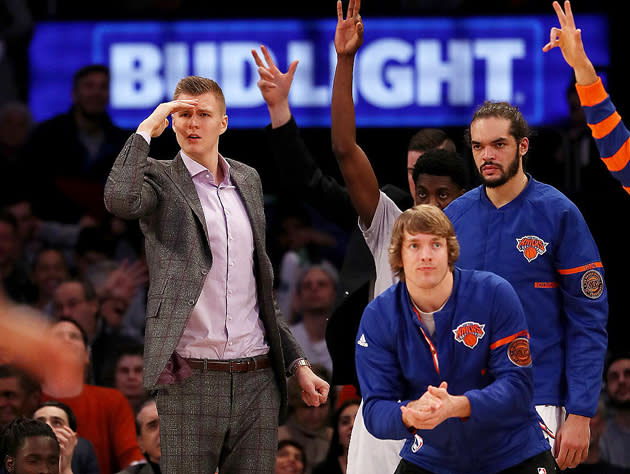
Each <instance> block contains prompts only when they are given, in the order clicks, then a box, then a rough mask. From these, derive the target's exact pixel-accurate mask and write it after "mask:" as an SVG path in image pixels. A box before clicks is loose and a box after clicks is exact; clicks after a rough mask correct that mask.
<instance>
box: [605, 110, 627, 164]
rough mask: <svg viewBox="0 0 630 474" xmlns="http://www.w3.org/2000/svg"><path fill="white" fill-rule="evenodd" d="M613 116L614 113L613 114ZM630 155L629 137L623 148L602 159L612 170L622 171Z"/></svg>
mask: <svg viewBox="0 0 630 474" xmlns="http://www.w3.org/2000/svg"><path fill="white" fill-rule="evenodd" d="M611 117H612V115H611ZM629 156H630V138H628V139H627V140H626V141H625V142H624V144H623V145H621V148H619V150H617V152H616V153H615V154H614V155H613V156H609V157H608V158H604V157H602V161H603V162H604V164H605V165H606V167H607V168H608V169H609V170H610V171H620V170H622V169H623V168H624V167H625V166H626V165H627V164H628V157H629Z"/></svg>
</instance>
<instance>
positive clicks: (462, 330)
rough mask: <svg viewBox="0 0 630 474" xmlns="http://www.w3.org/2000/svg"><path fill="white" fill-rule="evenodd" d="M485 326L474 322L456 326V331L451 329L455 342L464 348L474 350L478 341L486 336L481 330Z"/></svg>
mask: <svg viewBox="0 0 630 474" xmlns="http://www.w3.org/2000/svg"><path fill="white" fill-rule="evenodd" d="M485 326H486V325H485V324H479V323H476V322H474V321H467V322H465V323H462V324H460V325H459V326H457V329H453V334H454V335H455V340H456V341H457V342H461V343H462V344H464V345H465V346H466V347H469V348H471V349H474V347H475V346H476V345H477V343H478V342H479V340H480V339H481V338H483V336H485V335H486V331H485V330H484V329H483V328H484V327H485Z"/></svg>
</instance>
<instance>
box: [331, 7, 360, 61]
mask: <svg viewBox="0 0 630 474" xmlns="http://www.w3.org/2000/svg"><path fill="white" fill-rule="evenodd" d="M360 8H361V0H350V2H349V3H348V11H347V15H346V19H345V20H344V19H343V8H342V6H341V0H337V28H336V30H335V50H336V51H337V54H344V55H354V54H356V52H357V51H358V50H359V48H360V47H361V45H362V44H363V20H362V19H361V15H360V14H359V10H360Z"/></svg>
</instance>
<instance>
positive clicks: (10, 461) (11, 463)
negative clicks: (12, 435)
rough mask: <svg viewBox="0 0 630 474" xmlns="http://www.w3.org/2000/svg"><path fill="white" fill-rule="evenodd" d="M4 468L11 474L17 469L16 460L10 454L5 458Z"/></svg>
mask: <svg viewBox="0 0 630 474" xmlns="http://www.w3.org/2000/svg"><path fill="white" fill-rule="evenodd" d="M4 468H5V469H6V470H7V472H9V473H11V472H13V470H14V469H15V458H14V457H13V456H9V455H8V454H7V455H6V456H5V457H4Z"/></svg>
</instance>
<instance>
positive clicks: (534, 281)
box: [444, 176, 608, 417]
mask: <svg viewBox="0 0 630 474" xmlns="http://www.w3.org/2000/svg"><path fill="white" fill-rule="evenodd" d="M444 212H445V213H446V215H447V216H448V217H449V218H450V219H451V222H452V223H453V226H454V227H455V233H456V235H457V240H458V241H459V245H460V257H459V260H458V262H457V265H458V266H459V267H461V268H468V269H475V270H485V271H489V272H493V273H496V274H497V275H500V276H502V277H503V278H505V279H506V280H507V281H509V282H510V284H511V285H512V287H514V289H515V290H516V293H517V294H518V296H519V298H520V300H521V303H522V304H523V309H524V310H525V317H526V318H527V325H528V326H529V330H530V334H531V350H532V358H533V361H534V387H535V388H534V403H535V404H536V405H546V404H549V405H558V406H563V405H564V406H566V409H567V411H568V412H569V413H574V414H577V415H582V416H589V417H591V416H593V415H594V414H595V412H596V411H597V401H598V397H599V393H600V389H601V380H602V370H603V364H604V359H605V354H606V347H607V334H606V323H607V321H608V299H607V293H606V286H605V283H604V272H603V270H604V269H603V267H602V263H601V260H600V257H599V252H598V250H597V247H596V245H595V241H594V240H593V237H592V236H591V233H590V231H589V229H588V226H587V225H586V222H585V221H584V218H583V217H582V214H581V213H580V211H579V210H578V209H577V207H576V206H575V205H574V204H573V203H572V202H571V201H569V199H568V198H567V197H565V196H564V195H563V194H562V193H561V192H560V191H558V190H557V189H555V188H553V187H552V186H549V185H547V184H543V183H540V182H538V181H536V180H535V179H533V178H532V177H531V176H530V177H529V182H528V184H527V186H526V187H525V189H524V190H523V192H521V194H519V195H518V196H517V197H516V198H515V199H514V200H512V201H511V202H509V203H508V204H506V205H505V206H502V207H501V208H499V209H497V208H496V207H495V206H494V205H493V204H492V202H491V201H490V200H489V199H488V197H487V195H486V193H485V189H484V187H483V186H480V187H478V188H475V189H473V190H472V191H469V192H468V193H466V194H464V195H463V196H461V197H460V198H458V199H456V200H455V201H453V202H452V203H451V204H450V205H449V206H448V207H447V208H446V209H445V211H444Z"/></svg>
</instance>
